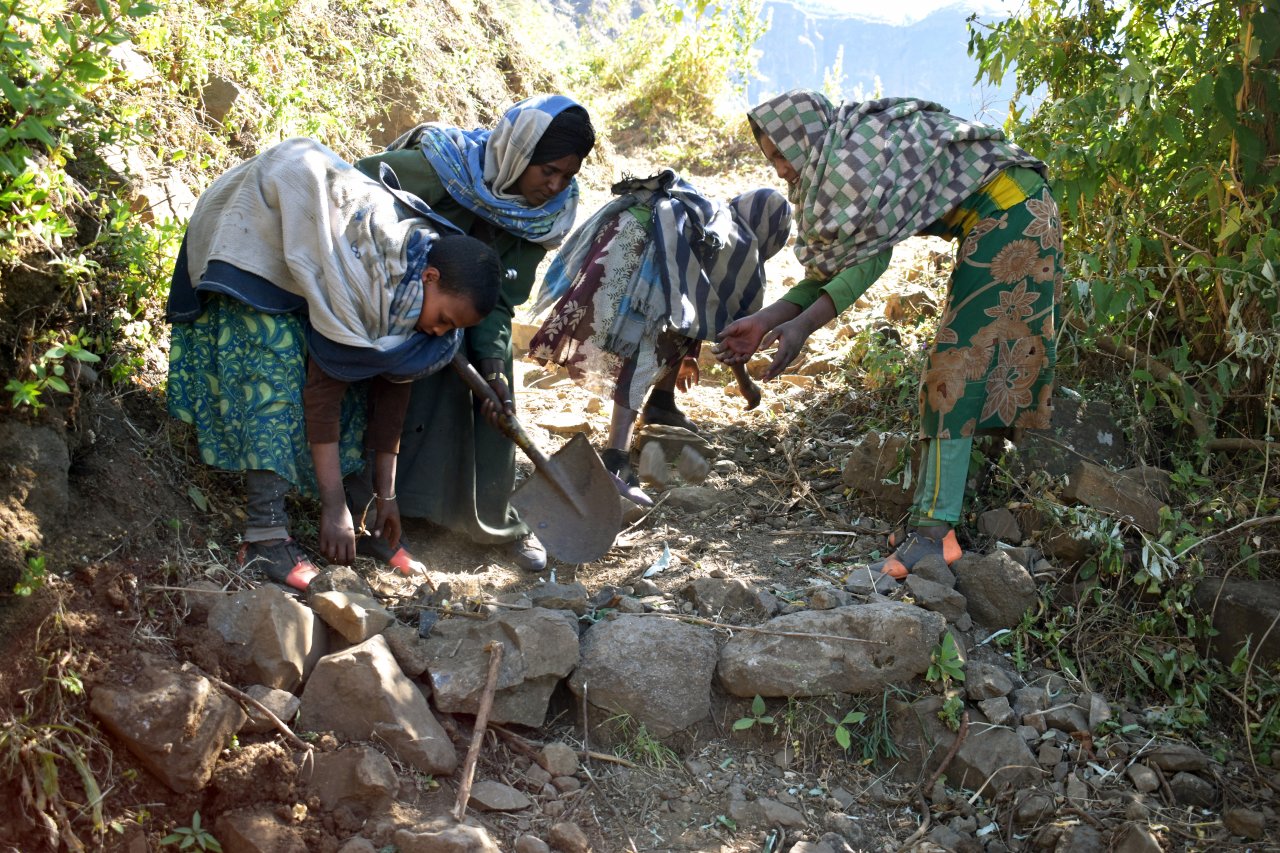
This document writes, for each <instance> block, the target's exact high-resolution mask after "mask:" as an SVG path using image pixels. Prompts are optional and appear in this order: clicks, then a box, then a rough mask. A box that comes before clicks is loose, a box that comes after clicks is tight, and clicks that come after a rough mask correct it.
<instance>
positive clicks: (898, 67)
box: [747, 0, 1013, 124]
mask: <svg viewBox="0 0 1280 853" xmlns="http://www.w3.org/2000/svg"><path fill="white" fill-rule="evenodd" d="M803 2H804V0H800V3H797V2H789V0H768V2H766V3H765V8H764V13H765V15H766V16H771V18H772V24H771V26H770V27H769V31H768V32H767V33H766V34H765V36H764V38H762V39H761V40H760V42H759V43H758V44H757V45H756V47H757V48H759V49H760V51H761V53H762V55H761V57H760V62H759V69H760V74H761V76H762V77H763V79H761V80H755V81H752V83H751V85H750V86H749V87H748V91H747V97H748V100H750V101H751V102H752V103H755V102H757V101H759V100H761V98H763V97H767V96H768V95H771V94H776V93H778V92H784V91H786V90H788V89H799V88H807V89H821V88H822V85H823V77H824V74H825V73H826V72H827V70H828V69H830V68H832V67H834V66H835V63H836V61H837V57H838V56H839V54H840V49H841V48H843V49H844V55H843V74H844V80H843V83H844V86H843V91H842V93H841V94H843V95H844V97H847V98H852V97H854V96H855V93H856V92H857V90H858V89H859V87H861V93H862V95H863V97H866V98H870V97H874V96H875V94H876V78H877V77H879V79H880V88H881V92H882V94H884V95H893V96H904V97H905V96H910V97H918V98H926V99H929V100H933V101H937V102H938V103H940V104H942V105H943V106H945V107H946V108H947V109H949V110H950V111H951V112H953V113H955V114H957V115H960V116H964V117H966V118H973V119H978V120H981V121H986V122H989V123H992V124H999V123H1000V122H1002V121H1004V119H1005V117H1006V115H1007V114H1008V106H1009V97H1010V95H1011V94H1012V92H1013V86H1012V83H1011V82H1010V81H1009V80H1008V78H1006V84H1005V86H1003V87H1002V88H1000V89H996V88H993V87H990V86H982V87H979V86H978V85H977V84H975V83H974V82H973V79H974V75H975V74H977V71H978V64H977V62H976V61H975V60H973V59H971V58H969V55H968V53H967V48H968V44H969V30H968V28H967V27H966V25H965V21H966V19H967V18H968V17H969V15H970V14H971V13H970V12H969V11H968V9H967V8H965V7H964V6H963V5H959V4H957V5H955V6H948V7H946V8H943V9H939V10H938V11H936V12H934V13H933V14H931V15H929V16H928V17H926V18H924V19H923V20H920V21H917V22H916V23H914V24H910V25H906V26H895V25H892V24H885V23H879V22H874V21H868V20H865V19H862V18H858V17H855V16H853V15H851V14H833V13H829V12H823V11H821V10H819V9H815V8H813V7H811V6H809V7H806V8H802V7H801V4H802V3H803ZM984 20H989V19H986V18H984Z"/></svg>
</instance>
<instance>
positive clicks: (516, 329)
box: [511, 320, 542, 358]
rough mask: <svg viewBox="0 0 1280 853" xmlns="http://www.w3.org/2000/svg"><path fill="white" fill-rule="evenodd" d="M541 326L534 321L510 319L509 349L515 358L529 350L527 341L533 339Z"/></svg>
mask: <svg viewBox="0 0 1280 853" xmlns="http://www.w3.org/2000/svg"><path fill="white" fill-rule="evenodd" d="M541 328H542V327H541V326H539V325H538V324H536V323H522V322H520V321H519V320H512V321H511V349H512V351H513V352H514V353H515V355H516V357H517V358H520V357H522V356H524V354H525V353H527V352H528V351H529V342H530V341H531V340H533V336H534V335H536V334H537V333H538V330H539V329H541Z"/></svg>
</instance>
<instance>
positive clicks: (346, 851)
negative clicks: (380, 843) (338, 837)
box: [338, 835, 378, 853]
mask: <svg viewBox="0 0 1280 853" xmlns="http://www.w3.org/2000/svg"><path fill="white" fill-rule="evenodd" d="M338 853H378V848H377V847H374V846H373V842H372V841H370V840H369V839H367V838H361V837H360V836H358V835H357V836H356V837H355V838H352V839H350V840H348V841H347V842H346V843H344V844H343V845H342V846H341V847H339V848H338Z"/></svg>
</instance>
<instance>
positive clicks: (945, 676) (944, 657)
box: [925, 631, 964, 731]
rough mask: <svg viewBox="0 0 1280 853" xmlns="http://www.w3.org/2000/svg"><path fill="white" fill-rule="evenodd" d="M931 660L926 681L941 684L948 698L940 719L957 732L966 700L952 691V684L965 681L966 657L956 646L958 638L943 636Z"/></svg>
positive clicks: (943, 704) (949, 635)
mask: <svg viewBox="0 0 1280 853" xmlns="http://www.w3.org/2000/svg"><path fill="white" fill-rule="evenodd" d="M930 659H931V660H932V663H930V664H929V671H928V672H926V673H925V679H926V680H927V681H932V682H937V683H939V684H940V685H941V687H942V693H943V696H944V697H946V698H945V699H944V700H943V703H942V710H940V711H939V712H938V719H940V720H942V721H943V722H944V723H946V724H947V727H948V728H950V729H951V730H952V731H955V730H956V729H958V728H960V715H961V713H962V712H963V711H964V700H963V699H961V698H960V695H959V693H958V692H956V691H954V690H952V688H951V684H952V682H955V681H964V657H963V656H962V655H961V654H960V649H959V647H958V646H956V638H955V636H953V635H952V633H951V632H950V631H948V632H947V633H946V634H944V635H943V637H942V642H941V643H939V644H938V645H936V646H934V647H933V652H932V654H931V655H930Z"/></svg>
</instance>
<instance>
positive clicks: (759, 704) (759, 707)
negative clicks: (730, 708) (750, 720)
mask: <svg viewBox="0 0 1280 853" xmlns="http://www.w3.org/2000/svg"><path fill="white" fill-rule="evenodd" d="M751 713H752V714H754V715H755V716H757V717H758V716H760V715H761V714H763V713H764V699H763V698H761V697H760V696H756V698H754V699H752V700H751Z"/></svg>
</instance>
